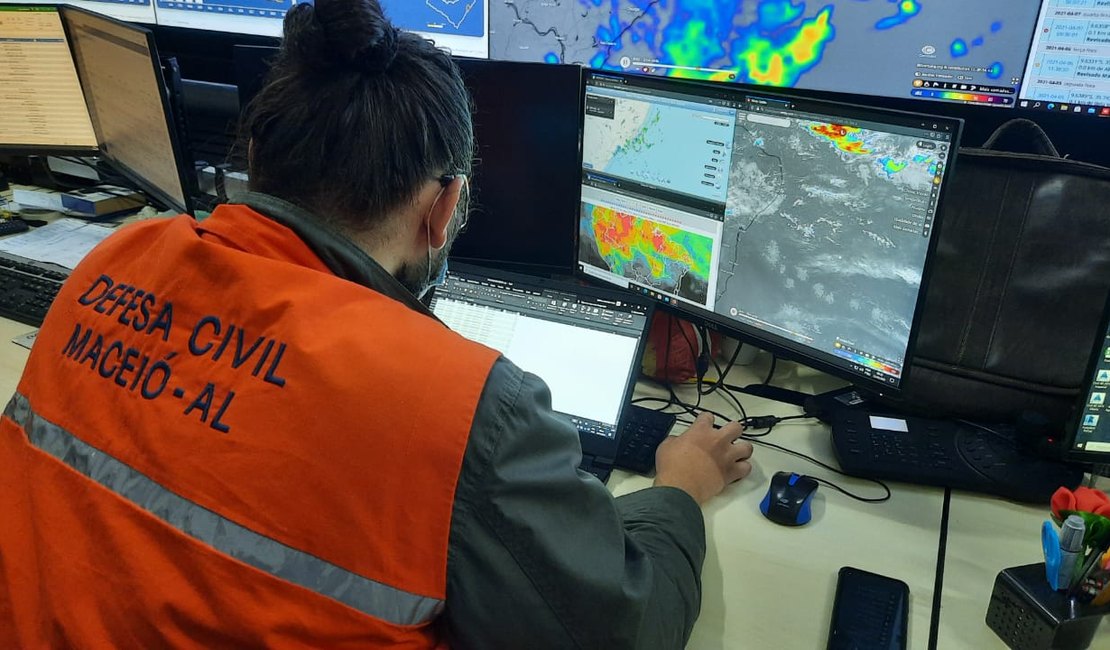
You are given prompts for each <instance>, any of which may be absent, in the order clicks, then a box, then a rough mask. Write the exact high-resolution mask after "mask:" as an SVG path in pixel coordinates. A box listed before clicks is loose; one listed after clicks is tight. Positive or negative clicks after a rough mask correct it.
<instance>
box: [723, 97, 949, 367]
mask: <svg viewBox="0 0 1110 650" xmlns="http://www.w3.org/2000/svg"><path fill="white" fill-rule="evenodd" d="M733 147H734V149H735V153H734V156H733V161H734V164H733V167H732V172H731V177H730V181H729V191H728V201H727V203H726V205H727V215H726V219H725V224H724V232H723V236H722V245H721V261H720V269H721V274H720V278H719V280H718V282H717V286H716V293H717V296H716V305H715V309H716V311H718V312H719V313H722V314H728V315H730V316H732V317H738V316H739V317H741V318H748V319H750V320H754V321H757V322H759V323H760V324H762V325H764V326H770V327H772V328H774V329H775V330H777V331H778V332H779V334H780V335H783V336H788V337H791V338H794V339H795V340H799V341H803V342H805V343H807V344H809V345H813V346H816V347H817V348H820V349H824V350H829V351H834V352H839V351H840V350H841V349H842V348H843V347H844V346H845V345H848V346H850V347H851V348H853V349H862V350H868V351H869V352H870V353H872V354H875V355H878V356H879V357H881V358H883V359H886V360H890V361H894V362H897V363H900V362H901V361H902V360H903V358H904V356H905V352H906V345H907V341H908V339H909V334H910V326H911V323H910V322H909V320H907V318H908V316H907V315H910V314H913V313H914V308H915V305H916V303H917V298H918V290H919V286H920V284H921V268H922V265H923V261H924V259H925V255H926V252H927V249H928V245H929V237H928V233H929V228H930V224H929V222H928V221H927V219H928V216H927V215H928V214H929V208H930V206H931V205H933V204H935V199H934V198H933V197H934V193H935V192H936V189H935V188H936V187H937V185H938V184H939V183H940V178H941V175H942V171H943V165H944V160H945V159H946V157H947V155H946V149H947V145H944V144H943V143H936V142H925V141H923V140H922V139H921V138H920V137H919V136H918V137H915V136H911V135H901V134H898V133H890V132H879V131H874V130H870V129H867V128H864V127H854V126H845V125H841V124H830V123H825V122H819V121H812V120H808V119H792V120H790V121H789V126H785V127H784V125H783V124H781V123H778V124H775V125H767V124H763V123H760V121H759V120H758V118H756V119H755V120H752V119H747V120H740V121H738V122H737V128H736V136H735V140H734V142H733Z"/></svg>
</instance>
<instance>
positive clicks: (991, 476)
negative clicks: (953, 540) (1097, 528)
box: [829, 410, 1083, 505]
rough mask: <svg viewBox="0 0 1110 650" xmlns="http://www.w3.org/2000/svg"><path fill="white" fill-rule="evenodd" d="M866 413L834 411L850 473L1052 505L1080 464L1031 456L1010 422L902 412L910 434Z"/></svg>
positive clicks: (842, 459) (836, 441) (1079, 475)
mask: <svg viewBox="0 0 1110 650" xmlns="http://www.w3.org/2000/svg"><path fill="white" fill-rule="evenodd" d="M870 415H871V414H869V413H867V412H865V411H859V410H838V411H834V412H832V413H831V414H830V418H829V421H830V424H831V425H832V442H833V452H834V453H835V454H836V458H837V461H838V462H839V463H840V468H841V469H842V470H844V472H846V473H848V474H851V475H852V476H859V477H862V478H875V479H888V480H892V481H902V482H904V483H917V484H921V485H934V486H937V487H950V488H954V489H959V490H968V491H971V492H982V493H986V494H994V495H997V496H1000V497H1004V498H1007V499H1012V500H1014V501H1022V502H1026V503H1036V504H1042V505H1044V504H1047V503H1048V502H1049V500H1050V499H1051V497H1052V494H1053V492H1055V491H1056V489H1057V488H1059V487H1060V486H1067V487H1069V488H1074V487H1076V486H1078V485H1079V483H1080V482H1081V481H1082V479H1083V472H1082V470H1081V469H1078V468H1075V467H1072V466H1069V465H1064V464H1062V463H1056V462H1051V461H1048V460H1044V459H1041V458H1037V457H1034V456H1031V455H1028V454H1027V453H1025V452H1024V451H1023V450H1021V449H1020V447H1019V446H1018V444H1017V443H1016V441H1015V439H1014V435H1013V434H1014V431H1013V428H1012V427H1003V426H991V427H990V429H991V431H987V430H985V429H983V428H980V427H976V426H974V425H971V424H966V423H961V422H955V421H949V420H933V419H927V418H914V417H910V418H904V417H899V418H898V419H899V420H903V421H905V422H906V428H907V429H908V431H907V432H899V431H885V430H882V429H874V428H872V427H871V421H870Z"/></svg>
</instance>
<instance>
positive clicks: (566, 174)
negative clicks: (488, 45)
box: [451, 59, 582, 275]
mask: <svg viewBox="0 0 1110 650" xmlns="http://www.w3.org/2000/svg"><path fill="white" fill-rule="evenodd" d="M457 63H458V64H459V67H460V68H461V70H462V75H463V81H464V82H465V83H466V87H467V89H469V90H470V95H471V97H472V98H473V100H474V139H475V141H476V143H477V151H476V157H477V160H476V162H475V165H474V178H473V179H472V181H473V182H472V184H471V191H472V196H473V201H472V211H471V214H470V220H469V222H468V223H467V226H466V230H465V231H463V233H462V234H461V235H459V238H458V239H457V240H456V241H455V245H454V246H453V247H452V249H451V256H452V259H459V260H465V261H470V262H475V263H480V264H485V265H489V266H498V267H501V268H511V269H516V270H520V271H528V272H532V273H541V274H567V275H569V274H571V273H573V272H574V233H575V230H576V228H577V224H578V197H579V194H578V193H579V186H580V182H579V174H578V130H579V124H580V120H581V116H580V112H581V108H580V105H581V101H580V99H579V98H580V96H581V86H582V76H581V72H582V69H581V68H580V67H579V66H576V65H544V64H542V63H520V62H512V61H482V60H477V59H469V60H468V59H458V60H457Z"/></svg>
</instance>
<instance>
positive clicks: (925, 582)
mask: <svg viewBox="0 0 1110 650" xmlns="http://www.w3.org/2000/svg"><path fill="white" fill-rule="evenodd" d="M761 357H765V355H761ZM779 367H780V373H779V374H777V375H776V379H775V383H776V384H777V385H787V386H790V387H792V388H797V389H800V390H804V391H807V392H814V391H824V390H829V389H832V388H834V387H837V386H838V385H842V384H841V383H838V382H837V380H835V379H833V378H831V377H828V376H826V375H822V374H820V373H816V372H814V371H810V370H808V369H806V368H801V367H798V366H796V365H794V364H780V366H779ZM753 370H754V371H755V372H753ZM761 372H766V363H765V359H763V360H757V361H756V363H755V364H754V366H753V368H751V369H748V368H737V369H735V370H734V371H733V372H732V374H731V376H730V377H729V381H730V383H733V384H739V385H745V384H748V383H753V382H757V381H760V380H761V378H762V377H761V376H760V378H759V379H757V378H756V377H757V375H758V373H761ZM658 394H660V393H658V392H655V391H653V390H652V389H651V388H649V387H648V386H646V385H644V384H641V387H640V389H639V390H638V391H637V397H639V396H647V395H658ZM681 395H682V396H683V399H684V400H687V401H692V400H693V399H694V391H693V389H689V390H685V391H683V392H682V393H681ZM740 399H741V401H742V403H743V404H744V407H745V408H746V409H747V411H748V414H749V415H751V416H755V415H769V414H773V415H788V414H798V413H800V409H798V408H797V407H792V406H789V405H784V404H781V403H777V402H771V401H768V400H763V399H760V398H756V397H751V396H746V395H740ZM703 403H704V404H705V405H706V406H709V407H710V408H713V409H714V410H717V411H719V412H721V413H723V414H728V415H730V416H731V415H733V414H735V410H734V409H735V407H732V408H728V407H727V406H725V404H726V402H725V401H724V399H723V398H720V397H715V396H713V397H709V398H705V401H704V402H703ZM648 406H650V405H648ZM813 422H814V421H812V420H801V421H798V423H796V422H794V421H788V422H784V423H782V424H780V425H778V426H777V427H776V428H775V429H774V431H773V432H772V433H771V435H770V436H768V437H767V438H765V440H767V441H769V442H773V443H775V444H779V445H783V446H785V447H788V448H791V449H794V450H796V451H800V452H803V453H806V454H808V455H811V456H814V457H816V458H817V459H819V460H821V461H823V462H825V463H827V464H830V465H833V466H834V467H835V466H836V461H835V458H834V456H833V451H832V444H831V441H830V435H829V429H828V427H827V426H825V425H822V424H816V423H813ZM676 430H681V427H676ZM753 465H754V470H753V472H752V474H751V476H749V477H748V478H747V479H745V480H743V481H741V482H740V483H738V484H736V485H734V486H732V487H730V488H728V489H727V490H726V491H725V493H724V494H722V495H721V496H719V497H717V498H716V499H714V500H713V501H711V502H710V503H709V505H708V506H707V509H706V533H707V536H708V539H709V545H708V554H707V556H706V561H705V567H704V570H703V571H702V583H703V595H702V609H701V617H700V619H699V620H698V623H697V625H696V626H695V627H694V631H693V635H692V637H691V640H690V645H689V647H690V648H691V649H693V650H731V649H733V648H775V649H777V650H789V649H792V648H798V649H806V650H813V649H815V648H823V647H825V642H826V640H827V638H828V632H829V621H830V620H831V616H832V601H833V594H834V593H835V590H836V580H837V572H838V571H839V570H840V568H841V567H842V566H854V567H857V568H860V569H864V570H867V571H872V572H875V573H881V574H883V575H888V576H891V577H894V578H898V579H901V580H904V581H905V582H906V583H907V584H909V587H910V623H909V635H910V643H909V647H910V648H926V647H927V646H928V639H929V624H930V620H931V613H932V602H933V586H934V583H935V579H936V561H937V548H938V543H939V540H940V525H941V515H942V510H943V502H944V491H943V490H937V489H934V488H926V487H918V486H910V485H900V484H896V485H892V486H891V491H892V493H893V495H892V497H891V499H890V501H887V502H885V503H882V504H865V503H860V502H858V501H854V500H852V499H849V498H848V497H846V496H844V495H842V494H839V493H837V492H835V491H833V490H831V489H829V488H828V487H827V486H821V487H820V488H819V489H818V492H817V496H816V497H815V500H814V504H813V512H814V516H813V521H811V522H810V523H809V524H807V525H805V526H802V527H799V528H790V527H785V526H780V525H778V524H775V523H772V522H770V521H769V520H767V519H766V518H764V517H763V515H762V514H760V512H759V502H760V501H761V500H762V498H763V495H764V494H765V493H766V491H767V486H768V484H769V481H770V479H771V476H773V475H774V473H775V472H777V471H794V472H798V473H803V474H810V475H813V476H819V477H822V478H827V479H829V480H831V481H833V482H834V483H836V484H838V485H840V486H842V487H844V488H846V489H849V490H851V491H853V492H856V493H859V494H863V495H866V496H882V490H881V489H880V488H879V487H877V486H875V485H874V484H872V483H869V482H867V481H861V480H857V479H850V478H845V477H842V476H838V475H836V474H834V473H832V472H829V471H827V470H824V469H822V468H820V467H818V466H816V465H813V464H812V463H809V462H808V461H805V460H803V459H800V458H795V457H793V456H790V455H787V454H785V453H783V452H780V451H777V450H773V449H769V448H766V447H759V446H756V450H755V456H754V458H753ZM649 485H651V479H648V478H645V477H641V476H637V475H633V474H629V473H627V472H621V471H618V472H614V474H613V477H612V478H610V481H609V486H610V488H611V489H612V490H613V492H614V493H615V494H618V495H619V494H625V493H628V492H632V491H635V490H638V489H640V488H644V487H647V486H649Z"/></svg>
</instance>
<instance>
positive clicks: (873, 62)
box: [489, 0, 1039, 101]
mask: <svg viewBox="0 0 1110 650" xmlns="http://www.w3.org/2000/svg"><path fill="white" fill-rule="evenodd" d="M1038 4H1039V3H1036V2H1020V1H1018V0H975V1H974V2H967V1H966V0H825V1H817V2H804V1H794V0H542V1H532V0H490V31H489V33H490V57H491V58H494V59H507V60H525V61H546V62H549V63H556V62H564V63H580V64H583V65H588V66H590V67H593V68H598V69H614V70H616V69H621V70H628V71H639V72H647V73H651V74H663V75H667V76H678V77H692V78H698V79H707V80H714V81H727V82H737V83H747V84H761V85H773V86H787V87H799V88H808V89H813V90H831V91H839V92H848V93H859V94H868V95H881V96H899V97H909V96H914V97H932V98H937V99H961V98H959V97H956V96H954V95H953V96H947V95H946V94H945V93H946V90H945V89H947V88H948V86H943V85H941V86H933V85H932V84H931V83H930V85H928V86H924V87H923V85H922V84H923V82H924V81H925V80H929V79H934V78H935V79H951V80H954V81H957V82H960V81H963V82H966V83H996V84H998V85H1000V86H1009V85H1011V84H1013V85H1017V84H1018V83H1020V74H1021V72H1022V68H1023V66H1024V64H1025V59H1026V55H1027V52H1028V47H1029V42H1030V39H1031V37H1032V33H1033V30H1034V28H1035V25H1036V20H1037V8H1038V7H1037V5H1038ZM915 81H916V82H917V85H916V86H915V85H913V84H914V82H915ZM933 88H937V89H938V90H935V91H934V90H932V89H933ZM957 89H958V85H957ZM914 90H917V92H916V93H914V92H913V91H914ZM962 99H964V100H965V101H974V100H973V99H971V100H969V99H967V98H962Z"/></svg>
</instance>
